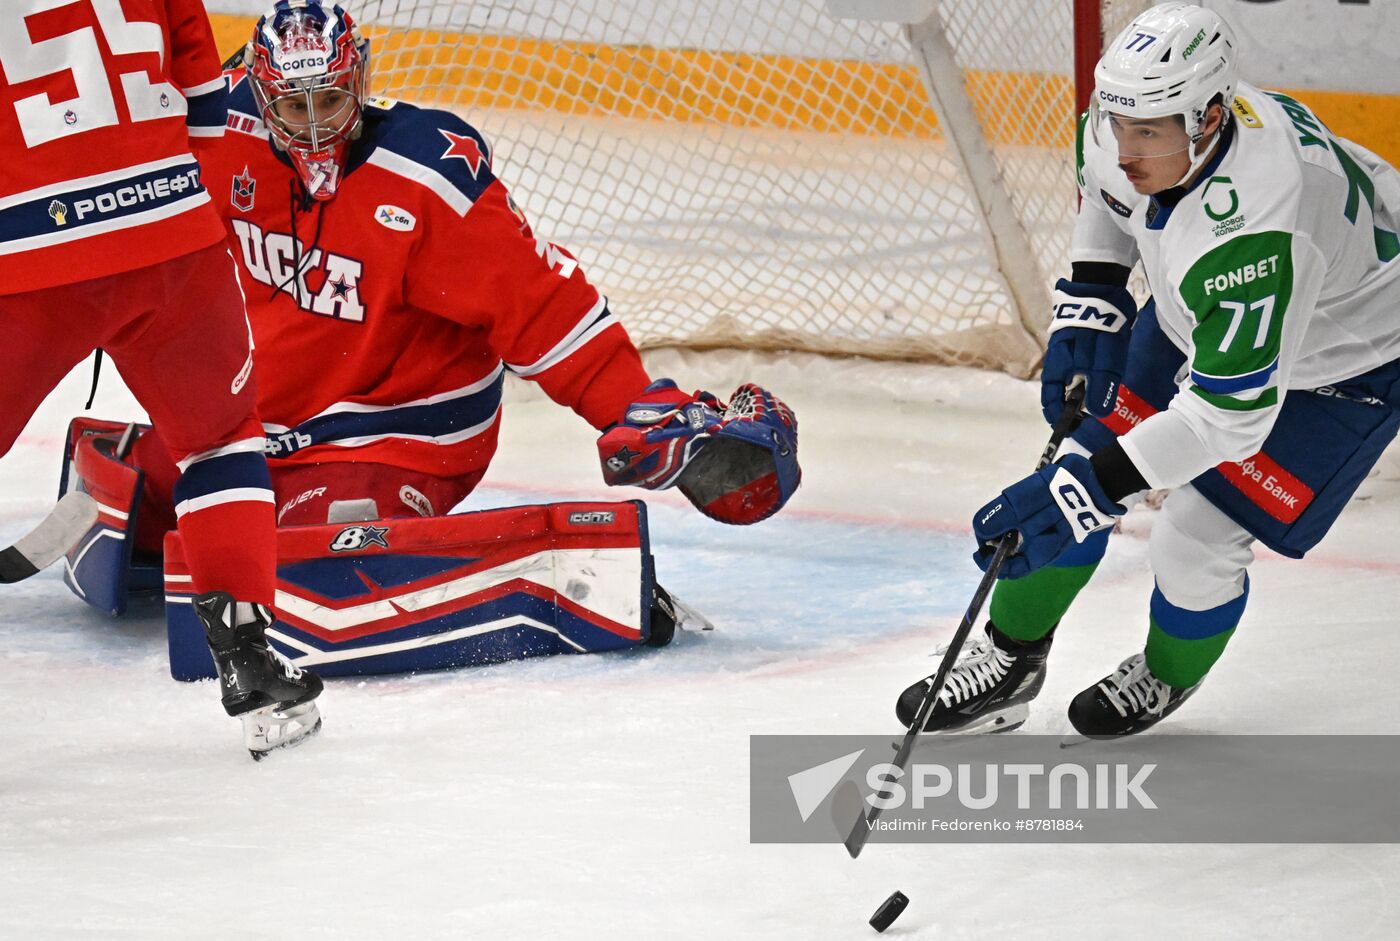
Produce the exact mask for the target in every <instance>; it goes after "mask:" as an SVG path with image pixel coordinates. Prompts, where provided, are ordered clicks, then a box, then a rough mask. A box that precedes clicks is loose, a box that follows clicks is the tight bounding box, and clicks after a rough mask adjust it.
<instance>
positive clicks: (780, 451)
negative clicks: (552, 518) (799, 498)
mask: <svg viewBox="0 0 1400 941" xmlns="http://www.w3.org/2000/svg"><path fill="white" fill-rule="evenodd" d="M598 457H599V459H600V460H601V461H602V463H603V479H604V480H605V481H606V482H607V483H608V484H609V485H611V486H620V485H623V484H630V485H632V486H636V487H645V488H647V489H648V490H665V489H667V488H668V487H671V486H677V487H679V488H680V491H681V493H683V494H685V496H686V498H687V499H688V500H690V502H691V503H693V504H695V506H696V508H697V509H699V510H700V512H701V513H704V514H705V515H706V516H708V517H710V518H712V519H716V520H719V521H720V522H722V523H735V524H739V525H743V524H747V523H756V522H758V521H759V520H761V519H766V518H767V517H769V516H772V515H773V514H774V513H776V512H778V510H779V509H781V508H782V506H783V504H785V503H787V501H788V499H789V498H790V497H791V496H792V494H793V491H795V490H796V489H797V485H798V484H799V483H800V482H801V480H802V469H801V468H800V467H799V466H798V464H797V419H796V418H795V417H793V414H792V410H791V409H789V408H788V407H787V406H786V405H784V404H783V402H782V400H781V399H779V398H778V397H777V396H776V395H774V394H773V393H771V392H769V391H767V390H766V389H761V388H759V387H758V386H756V385H752V384H745V385H742V386H740V387H739V388H738V389H736V390H734V395H733V396H731V397H730V400H729V404H728V405H725V404H724V403H723V402H721V401H720V400H719V399H717V398H716V397H715V396H714V395H712V394H710V393H709V392H696V393H694V394H692V395H687V394H686V393H684V392H681V391H680V390H679V389H678V388H676V384H675V383H674V382H672V381H671V380H670V379H658V380H656V381H655V382H653V383H652V384H651V385H649V386H647V387H646V389H645V390H644V391H643V393H642V395H641V397H640V398H638V399H637V401H635V402H633V403H632V404H631V405H629V406H627V413H626V415H625V416H624V417H623V420H622V421H621V422H619V423H618V424H616V425H613V426H612V427H611V428H609V429H608V430H607V431H605V432H604V433H603V435H602V437H600V438H599V439H598Z"/></svg>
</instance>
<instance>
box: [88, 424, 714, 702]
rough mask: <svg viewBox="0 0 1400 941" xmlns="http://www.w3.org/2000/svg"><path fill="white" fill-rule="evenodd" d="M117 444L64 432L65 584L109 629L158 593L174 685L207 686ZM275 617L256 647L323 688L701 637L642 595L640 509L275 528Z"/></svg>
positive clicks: (99, 427) (687, 621) (658, 600)
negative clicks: (147, 548)
mask: <svg viewBox="0 0 1400 941" xmlns="http://www.w3.org/2000/svg"><path fill="white" fill-rule="evenodd" d="M132 427H134V426H132ZM129 434H130V432H129V431H128V426H125V425H121V424H119V423H114V422H99V421H94V420H91V419H76V420H75V421H74V422H73V423H72V425H70V428H69V440H68V447H67V452H66V460H65V464H64V475H63V476H64V483H63V487H64V489H65V490H68V489H77V490H82V491H85V492H87V493H89V494H91V495H92V496H93V497H94V499H96V501H97V503H98V506H99V516H98V519H97V522H96V523H94V524H93V526H92V527H91V528H90V529H89V531H88V534H87V535H86V536H85V537H83V538H82V539H81V540H79V542H78V544H77V546H76V547H75V548H74V550H73V551H72V552H70V553H69V555H68V559H67V565H66V572H65V578H66V580H67V582H68V584H69V587H70V588H72V589H73V591H74V592H75V593H76V594H77V595H78V596H79V597H81V598H82V599H83V600H84V601H86V602H88V603H89V604H92V605H93V606H94V607H97V608H99V609H101V610H103V611H106V612H107V613H109V614H113V615H116V614H120V613H121V612H122V611H123V610H124V609H125V607H126V603H127V599H128V597H129V596H130V595H132V594H136V593H139V592H142V591H147V592H150V591H154V590H158V589H159V588H160V587H161V586H162V584H163V586H164V589H165V602H166V622H167V631H168V635H169V646H170V670H171V675H172V676H174V677H175V678H176V679H178V680H197V679H205V678H212V677H213V676H214V675H215V673H214V664H213V660H212V658H211V657H210V654H209V648H208V645H207V643H206V640H205V636H204V629H203V626H202V625H201V624H200V622H199V618H198V616H197V615H196V613H195V611H194V608H193V606H192V604H191V602H192V600H193V597H194V592H193V587H192V582H191V580H190V575H189V571H188V569H187V568H186V565H185V556H184V551H183V546H182V544H181V541H180V536H179V533H178V532H174V531H172V532H170V533H168V534H167V535H166V538H165V547H164V550H165V551H164V569H163V575H162V574H161V560H159V559H155V558H145V559H143V558H140V557H135V558H133V554H132V549H131V545H132V539H131V538H130V534H132V533H134V532H135V531H136V526H137V519H136V514H137V508H138V505H139V499H138V497H139V494H140V488H141V474H140V472H139V471H137V470H135V469H134V468H132V467H131V466H130V465H129V464H127V463H126V462H124V461H123V460H121V457H120V455H121V454H122V451H123V447H122V445H123V441H124V439H125V438H127V437H128V436H129ZM276 608H277V620H276V621H275V622H274V623H273V624H272V626H271V627H270V628H269V629H268V630H267V637H268V640H269V642H270V643H271V644H272V646H273V647H275V648H276V649H277V650H278V651H279V652H280V653H282V654H283V655H284V656H286V657H287V659H288V660H290V661H292V662H293V663H295V664H296V665H298V666H299V667H312V668H314V669H315V672H316V673H317V674H319V675H321V676H339V675H362V674H376V673H400V672H409V671H418V670H438V669H448V668H455V667H462V666H472V665H480V664H488V663H497V662H501V661H505V660H514V659H520V658H524V657H536V656H545V655H549V654H555V653H593V652H601V651H606V650H619V649H624V648H629V647H637V646H642V645H648V646H663V645H665V644H666V643H669V642H670V640H671V636H672V633H673V631H674V629H675V627H676V626H677V622H678V621H679V622H680V623H681V624H682V625H686V626H692V627H698V628H700V629H708V627H709V625H708V624H706V623H705V622H704V619H703V618H700V617H699V616H698V615H696V614H695V613H694V612H692V611H689V609H686V608H685V607H684V606H682V605H678V604H676V603H675V602H674V601H673V599H671V598H670V597H669V596H668V595H667V594H666V592H665V591H664V590H662V589H661V588H660V587H659V586H657V585H656V584H655V579H654V575H653V565H652V558H651V554H650V549H649V544H648V538H647V528H646V508H645V505H644V504H642V503H641V502H639V501H630V502H625V503H599V502H589V503H557V504H546V505H539V506H520V507H504V508H501V509H493V510H483V511H479V512H475V513H465V514H459V515H454V516H443V517H426V518H405V519H385V520H369V521H364V522H356V523H353V524H347V523H335V524H328V525H318V526H296V527H287V528H283V529H280V530H279V531H278V562H277V602H276Z"/></svg>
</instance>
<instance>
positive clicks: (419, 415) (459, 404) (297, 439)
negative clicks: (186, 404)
mask: <svg viewBox="0 0 1400 941" xmlns="http://www.w3.org/2000/svg"><path fill="white" fill-rule="evenodd" d="M504 385H505V374H504V373H503V372H502V373H501V374H499V375H497V376H496V379H495V381H493V382H492V383H491V384H490V385H489V386H487V387H486V388H484V389H482V390H481V391H480V392H476V393H473V394H471V395H464V396H460V397H458V398H453V399H448V400H447V401H445V402H434V403H431V404H427V405H403V406H399V407H397V408H384V409H377V410H375V411H372V412H332V413H331V414H329V415H319V416H317V417H316V418H312V419H309V420H308V421H304V422H302V423H301V424H300V425H297V426H296V427H295V428H291V429H289V430H288V431H285V432H282V433H278V434H269V435H268V436H267V453H268V455H269V456H271V457H286V456H288V455H290V454H294V453H295V452H297V451H301V450H303V449H305V448H309V447H312V446H313V445H318V444H338V443H342V442H355V441H358V440H359V439H363V438H393V437H400V438H446V437H449V436H451V435H454V434H458V433H460V432H464V431H467V430H468V429H470V428H473V427H475V426H477V425H481V424H484V423H486V422H489V421H490V420H491V418H492V417H493V416H494V415H495V414H496V410H497V409H498V408H500V405H501V389H502V387H503V386H504Z"/></svg>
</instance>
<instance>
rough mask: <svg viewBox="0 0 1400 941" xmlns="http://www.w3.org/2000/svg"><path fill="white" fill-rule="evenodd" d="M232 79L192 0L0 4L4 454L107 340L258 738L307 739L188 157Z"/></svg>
mask: <svg viewBox="0 0 1400 941" xmlns="http://www.w3.org/2000/svg"><path fill="white" fill-rule="evenodd" d="M223 89H224V83H223V80H222V79H221V77H220V71H219V61H218V57H217V54H216V52H215V49H214V43H213V38H212V36H211V33H210V29H209V22H208V18H207V16H206V14H205V12H204V8H203V6H202V5H201V4H200V2H199V0H125V2H123V3H120V4H117V3H93V4H86V3H55V2H53V0H6V2H5V3H3V4H0V323H3V324H4V325H5V342H4V343H0V390H2V391H0V398H3V401H4V402H5V405H6V407H5V409H4V410H3V411H0V454H4V453H7V452H8V451H9V449H10V447H11V445H13V444H14V441H15V439H16V438H17V437H18V436H19V433H20V431H21V430H22V429H23V427H24V425H25V423H26V422H27V421H28V419H29V417H30V415H32V414H33V412H34V410H35V408H37V407H38V405H39V403H40V402H41V401H42V400H43V399H44V397H45V396H46V395H47V394H48V393H49V391H50V390H52V389H53V387H54V386H55V385H56V384H57V383H58V381H59V380H60V379H62V378H63V376H64V375H65V374H67V372H68V371H69V370H70V369H72V368H73V366H75V365H76V364H77V363H78V362H80V361H81V360H82V359H84V358H85V357H87V356H88V355H89V354H91V353H92V352H93V350H94V349H96V348H99V347H100V348H102V349H105V350H106V351H107V352H108V353H109V354H110V355H111V356H112V359H113V360H114V361H115V362H116V363H117V365H118V367H119V368H120V369H121V372H122V376H123V377H124V378H125V379H126V381H127V384H128V385H129V386H130V388H131V390H132V391H133V392H134V393H135V394H136V397H137V398H138V400H139V401H140V402H141V404H142V405H143V406H144V407H145V408H146V410H147V411H148V412H149V413H150V415H151V418H152V420H153V421H154V422H155V424H156V425H157V426H158V427H159V428H160V434H161V436H162V438H163V440H164V442H165V446H166V447H167V448H168V451H167V452H166V453H165V454H163V455H162V457H163V458H164V459H165V460H166V461H173V462H174V463H175V465H177V466H178V467H179V468H180V469H181V471H182V473H180V474H179V475H178V480H177V481H173V498H172V502H173V511H172V512H173V515H174V517H175V518H176V520H177V522H178V526H179V529H180V532H181V534H182V537H183V539H184V543H185V546H186V547H187V550H188V556H189V563H190V568H191V572H192V577H193V581H194V586H195V589H196V590H197V591H198V592H200V593H201V594H200V595H199V596H198V597H197V598H196V599H195V602H194V603H195V607H196V610H198V611H199V612H200V616H201V619H202V620H203V621H204V623H205V626H206V631H207V634H208V638H209V643H210V646H211V649H212V650H213V653H214V656H215V660H216V662H217V664H218V666H219V668H220V673H221V675H222V679H223V684H222V687H221V688H222V689H223V701H224V706H225V708H226V710H227V711H228V713H229V714H230V715H241V716H243V717H244V720H245V721H244V727H245V732H246V733H247V741H248V744H249V747H250V749H252V750H253V751H254V753H255V757H256V756H259V755H260V754H261V753H262V752H263V751H266V750H267V749H268V748H270V747H273V746H274V745H276V744H290V743H291V742H293V741H296V740H299V739H300V738H302V737H304V736H306V735H308V734H311V733H312V732H314V731H315V729H316V728H318V727H319V724H320V718H319V715H318V714H317V712H316V706H315V703H314V702H313V700H314V699H315V697H316V696H317V695H318V694H319V693H320V690H321V684H320V681H319V680H318V679H316V678H315V677H314V676H311V675H309V674H303V673H302V672H300V671H299V670H297V669H295V668H294V667H292V666H291V665H290V664H288V663H286V662H285V661H284V660H282V659H281V658H279V657H277V656H275V655H273V654H271V653H269V652H268V649H267V645H266V641H265V640H264V637H263V627H264V625H266V624H267V623H268V621H269V620H270V613H269V612H268V609H267V606H268V605H270V604H271V603H272V600H273V591H274V572H273V562H274V543H273V539H274V520H273V512H272V492H271V487H270V484H269V479H268V472H267V467H266V464H265V462H264V460H263V456H262V445H263V442H262V437H263V433H262V428H261V426H260V424H259V422H258V419H257V417H256V414H255V410H254V406H255V390H254V384H253V379H252V375H251V373H252V359H251V351H250V349H249V343H248V328H247V325H246V322H245V319H244V308H243V301H242V298H241V296H240V293H239V287H238V284H237V282H236V280H235V278H234V276H233V262H232V261H231V259H230V258H229V253H228V251H227V250H226V249H225V247H224V246H223V244H221V242H222V236H223V227H222V225H221V224H220V220H219V216H218V213H217V211H216V208H215V206H214V204H213V203H212V202H211V200H210V198H209V193H208V192H207V191H206V189H205V187H204V185H203V180H202V177H201V173H200V166H199V164H198V163H197V162H196V159H195V151H196V149H197V150H198V151H201V152H207V147H208V145H210V144H213V143H215V142H216V141H217V140H219V138H220V137H221V136H222V130H223V126H224V123H225V108H224V104H225V96H224V92H223Z"/></svg>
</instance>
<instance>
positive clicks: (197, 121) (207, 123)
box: [185, 88, 228, 129]
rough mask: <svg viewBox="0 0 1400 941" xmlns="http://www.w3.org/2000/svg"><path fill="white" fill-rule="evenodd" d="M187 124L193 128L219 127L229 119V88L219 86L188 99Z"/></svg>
mask: <svg viewBox="0 0 1400 941" xmlns="http://www.w3.org/2000/svg"><path fill="white" fill-rule="evenodd" d="M186 104H188V106H189V111H187V112H186V113H185V124H187V125H189V126H190V127H192V128H208V129H219V128H222V127H223V126H224V124H225V123H226V122H227V121H228V89H227V88H218V89H215V90H214V91H211V92H208V93H207V94H203V95H195V96H193V97H191V98H188V99H186Z"/></svg>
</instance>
